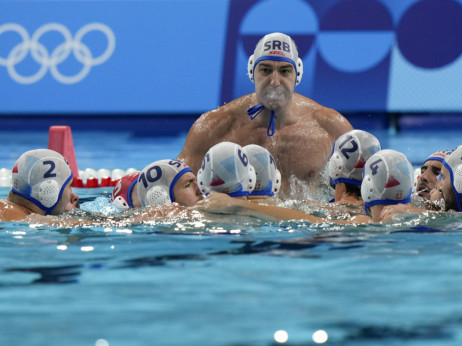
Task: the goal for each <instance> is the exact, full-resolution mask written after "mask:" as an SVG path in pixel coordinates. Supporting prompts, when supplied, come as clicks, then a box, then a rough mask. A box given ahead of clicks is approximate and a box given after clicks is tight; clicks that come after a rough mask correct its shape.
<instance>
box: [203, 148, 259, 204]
mask: <svg viewBox="0 0 462 346" xmlns="http://www.w3.org/2000/svg"><path fill="white" fill-rule="evenodd" d="M255 181H256V176H255V170H254V168H253V167H252V165H251V164H250V162H249V158H248V156H247V153H246V152H245V150H244V148H242V147H241V146H240V145H238V144H235V143H231V142H221V143H218V144H216V145H214V146H213V147H211V148H210V149H209V151H208V152H207V154H205V156H204V159H203V160H202V166H201V168H200V169H199V172H197V182H198V184H199V189H200V190H201V192H202V193H203V194H206V195H207V194H209V193H210V191H217V192H223V193H226V194H228V195H230V196H232V197H237V196H248V195H249V194H250V192H252V190H253V189H254V187H255Z"/></svg>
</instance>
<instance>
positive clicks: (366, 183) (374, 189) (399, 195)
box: [361, 149, 414, 214]
mask: <svg viewBox="0 0 462 346" xmlns="http://www.w3.org/2000/svg"><path fill="white" fill-rule="evenodd" d="M413 185H414V173H413V169H412V165H411V163H410V162H409V160H408V159H407V158H406V156H405V155H404V154H402V153H400V152H397V151H395V150H389V149H386V150H381V151H379V152H377V153H375V154H374V155H372V156H371V157H370V158H369V159H368V160H367V161H366V164H365V166H364V177H363V183H362V185H361V196H362V198H363V200H364V207H365V209H366V214H367V208H368V207H371V206H373V205H376V204H398V203H409V202H410V201H411V192H412V187H413Z"/></svg>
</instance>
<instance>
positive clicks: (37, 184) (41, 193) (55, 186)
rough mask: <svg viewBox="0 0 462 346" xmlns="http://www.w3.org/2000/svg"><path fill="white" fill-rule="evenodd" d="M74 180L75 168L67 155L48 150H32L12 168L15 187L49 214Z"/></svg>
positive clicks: (19, 192) (14, 189)
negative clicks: (72, 168) (72, 169)
mask: <svg viewBox="0 0 462 346" xmlns="http://www.w3.org/2000/svg"><path fill="white" fill-rule="evenodd" d="M71 179H72V171H71V168H70V167H69V164H68V163H67V161H66V159H65V158H64V156H62V155H61V154H59V153H57V152H56V151H53V150H49V149H36V150H30V151H27V152H25V153H24V154H22V155H21V156H20V157H19V159H18V161H16V164H15V165H14V167H13V170H12V180H13V187H12V189H13V191H14V192H15V193H17V194H18V195H20V196H22V197H24V198H27V199H28V200H29V201H31V202H33V203H34V204H35V205H36V206H38V207H39V208H40V209H42V210H44V211H45V212H46V213H47V214H49V213H50V212H51V211H52V209H53V208H54V207H55V206H56V204H58V202H59V200H60V199H61V196H62V194H63V191H64V188H65V187H66V185H67V184H68V183H69V181H70V180H71Z"/></svg>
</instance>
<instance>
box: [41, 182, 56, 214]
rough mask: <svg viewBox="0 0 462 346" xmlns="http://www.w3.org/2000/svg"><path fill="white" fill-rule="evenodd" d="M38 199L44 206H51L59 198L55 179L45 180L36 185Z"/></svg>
mask: <svg viewBox="0 0 462 346" xmlns="http://www.w3.org/2000/svg"><path fill="white" fill-rule="evenodd" d="M38 190H39V192H38V200H39V202H40V203H42V204H43V205H44V206H45V207H46V208H51V207H53V206H54V205H55V204H56V202H58V199H59V192H60V191H59V184H58V183H57V182H56V180H45V181H43V182H41V183H40V185H39V186H38Z"/></svg>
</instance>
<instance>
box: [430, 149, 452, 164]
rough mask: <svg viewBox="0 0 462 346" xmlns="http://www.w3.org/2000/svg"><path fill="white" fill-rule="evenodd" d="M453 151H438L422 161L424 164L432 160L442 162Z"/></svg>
mask: <svg viewBox="0 0 462 346" xmlns="http://www.w3.org/2000/svg"><path fill="white" fill-rule="evenodd" d="M453 150H454V149H453ZM453 150H438V151H436V152H434V153H433V154H431V155H430V156H429V157H427V159H426V160H425V161H424V163H425V162H427V161H433V160H435V161H441V162H443V161H444V159H445V158H446V157H447V156H449V154H451V153H452V151H453Z"/></svg>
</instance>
